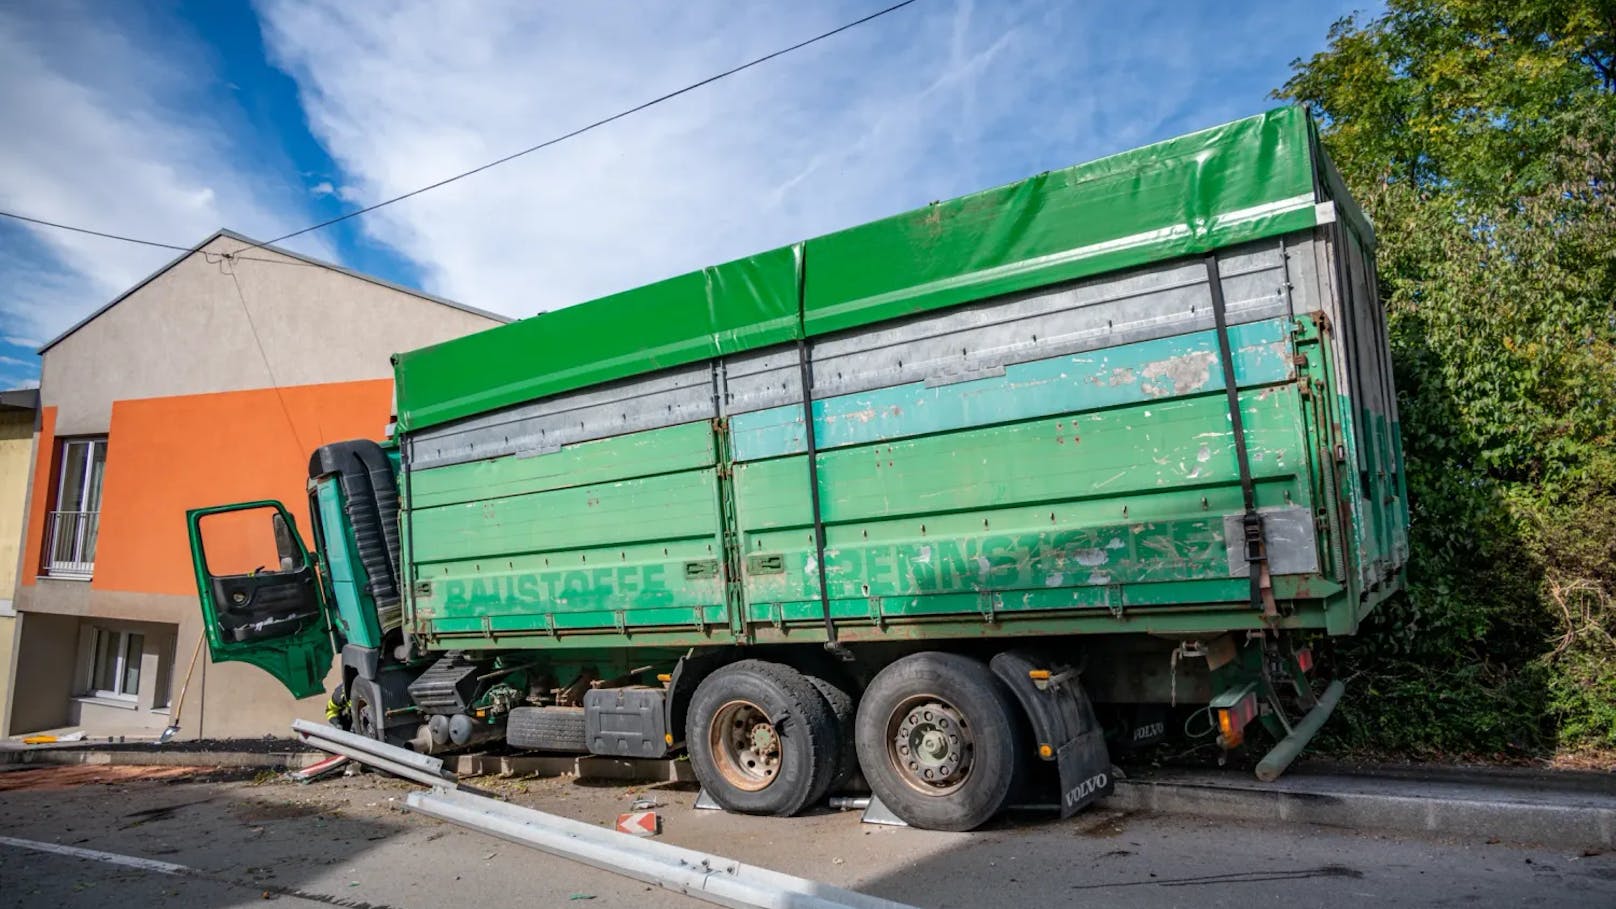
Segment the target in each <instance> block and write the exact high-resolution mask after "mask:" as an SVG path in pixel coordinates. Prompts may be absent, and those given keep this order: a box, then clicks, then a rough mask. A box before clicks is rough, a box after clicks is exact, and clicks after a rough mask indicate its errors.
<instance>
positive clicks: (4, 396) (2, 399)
mask: <svg viewBox="0 0 1616 909" xmlns="http://www.w3.org/2000/svg"><path fill="white" fill-rule="evenodd" d="M38 409H39V389H37V388H13V389H10V390H8V391H0V411H3V410H38Z"/></svg>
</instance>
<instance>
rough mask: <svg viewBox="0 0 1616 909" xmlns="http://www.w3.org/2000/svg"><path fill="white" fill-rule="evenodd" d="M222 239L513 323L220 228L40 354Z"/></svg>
mask: <svg viewBox="0 0 1616 909" xmlns="http://www.w3.org/2000/svg"><path fill="white" fill-rule="evenodd" d="M221 237H223V238H225V239H229V240H236V241H238V242H241V243H246V244H249V245H251V246H254V247H257V248H258V249H265V250H268V251H270V252H273V253H277V254H279V255H282V256H286V257H287V258H290V259H296V260H297V261H299V262H303V263H305V264H308V265H316V266H319V267H320V268H326V269H330V270H331V271H334V272H337V273H339V274H344V275H347V276H348V277H350V278H357V279H359V280H361V281H368V282H370V283H371V284H375V285H378V286H381V287H386V288H388V289H389V290H396V291H398V292H399V293H404V294H409V295H410V296H412V297H419V298H421V299H422V300H426V301H428V302H430V303H436V304H438V305H440V306H447V307H450V308H451V309H458V310H460V311H461V312H468V313H471V314H472V315H475V316H482V317H483V318H485V319H492V320H493V321H495V322H510V321H511V318H510V317H509V316H502V315H500V314H498V313H492V312H488V311H487V310H484V309H478V308H476V307H475V306H467V305H466V304H464V303H457V302H455V301H454V300H449V299H445V298H444V297H440V296H437V295H436V294H429V293H427V292H425V291H421V290H416V289H414V288H412V287H405V286H404V285H402V284H395V283H393V282H392V281H388V280H386V279H384V278H378V277H376V276H375V275H368V274H365V273H364V272H362V271H354V270H353V269H351V268H344V267H342V266H341V265H337V264H334V263H331V262H327V261H325V260H323V259H316V258H314V257H313V256H305V255H303V254H302V253H299V252H293V251H291V250H289V249H285V248H283V247H280V246H275V245H272V244H268V243H259V242H258V241H257V240H254V239H253V238H251V237H248V236H245V235H242V234H238V233H236V232H235V231H233V230H230V229H228V228H220V229H219V230H217V231H214V232H213V233H212V234H210V235H209V236H208V238H207V239H205V240H203V241H202V242H201V243H198V244H196V245H195V246H193V247H191V248H190V249H188V250H186V251H185V252H183V253H180V254H179V255H178V256H175V257H174V258H173V259H170V260H169V261H168V262H167V263H165V264H164V265H163V266H162V267H161V268H158V269H157V270H156V271H154V272H152V273H151V274H149V275H147V276H146V277H144V278H142V279H140V280H139V281H137V282H135V284H134V285H133V286H131V287H130V288H129V289H128V290H126V291H124V292H123V293H121V294H119V295H118V296H117V297H115V298H113V299H112V300H111V301H109V302H108V303H107V304H106V305H104V306H101V307H100V308H98V309H96V311H95V312H92V313H90V314H89V315H87V316H85V317H84V318H82V319H80V320H79V321H77V322H75V323H74V324H73V326H72V327H71V328H69V329H67V330H66V331H64V332H62V333H61V334H59V335H57V336H56V337H54V338H52V339H50V340H49V341H46V342H45V344H44V346H42V347H40V348H39V350H38V353H40V354H44V353H45V351H47V350H50V349H51V348H52V347H55V346H56V345H57V344H60V343H61V342H62V341H64V340H66V339H67V337H68V336H69V335H71V334H73V333H74V332H76V331H78V330H79V329H81V328H83V327H84V326H86V325H88V324H90V323H91V322H93V321H95V320H96V319H97V318H98V317H100V315H101V314H102V313H104V312H106V311H107V310H109V309H111V308H112V307H114V306H117V305H118V304H119V303H122V302H123V301H124V300H126V299H128V298H129V296H130V295H131V294H133V293H134V292H135V291H137V290H140V289H141V288H142V287H145V286H146V285H147V284H150V283H151V282H152V281H154V280H156V279H157V277H158V276H159V275H161V274H163V273H164V272H166V271H168V270H169V269H171V268H173V267H174V266H176V265H178V264H180V263H181V262H184V261H185V260H186V259H188V258H190V257H191V256H194V255H196V254H197V253H198V252H201V251H202V250H203V249H204V248H206V247H207V245H208V244H210V243H212V242H213V241H215V240H218V239H219V238H221Z"/></svg>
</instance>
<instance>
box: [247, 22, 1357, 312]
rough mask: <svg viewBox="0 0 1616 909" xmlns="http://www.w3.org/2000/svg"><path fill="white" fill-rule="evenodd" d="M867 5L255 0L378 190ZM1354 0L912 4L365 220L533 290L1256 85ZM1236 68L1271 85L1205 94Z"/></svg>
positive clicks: (1199, 115) (1067, 147)
mask: <svg viewBox="0 0 1616 909" xmlns="http://www.w3.org/2000/svg"><path fill="white" fill-rule="evenodd" d="M871 8H872V4H870V3H860V4H838V5H836V6H835V7H832V6H831V5H821V4H794V5H762V4H739V5H737V4H729V3H713V2H692V3H681V4H628V5H618V4H574V5H567V6H562V5H559V4H533V3H527V2H522V0H505V2H503V3H492V2H491V3H486V4H478V5H476V6H475V7H464V6H460V5H457V4H443V3H434V2H426V0H417V2H413V3H407V4H404V5H403V6H402V7H401V8H397V9H393V10H392V11H391V12H390V13H389V14H388V15H386V16H375V15H371V14H370V13H369V12H367V11H366V10H364V9H363V8H362V7H359V6H355V5H353V4H350V3H346V2H343V0H262V2H260V4H259V6H258V10H259V15H260V18H261V20H262V22H263V24H264V33H265V39H266V44H267V45H268V47H269V49H270V52H271V58H272V61H273V62H275V63H276V64H277V65H279V66H281V67H282V68H283V69H285V70H286V71H288V72H289V73H290V74H291V75H292V76H293V77H294V78H295V80H296V81H297V83H298V84H299V86H300V92H301V97H302V102H303V106H304V109H305V112H306V113H307V116H308V120H309V123H310V126H311V128H312V131H313V133H314V134H315V136H316V138H317V139H318V140H319V141H320V142H321V143H322V144H323V145H324V146H325V147H326V149H327V150H328V151H329V152H330V153H331V155H332V157H333V158H334V159H335V160H336V162H337V163H338V165H339V167H340V168H341V170H342V171H343V180H342V181H341V185H342V186H343V190H342V191H341V192H342V193H343V198H345V199H352V200H354V201H356V202H362V203H373V202H375V201H377V200H379V199H382V198H385V197H389V196H392V195H396V194H398V193H401V192H404V191H407V190H410V189H414V188H416V187H418V186H421V185H424V184H427V183H430V182H433V181H436V180H438V179H441V178H443V177H445V176H447V175H450V174H453V173H456V172H458V171H461V170H464V169H467V168H469V167H471V166H474V165H477V164H481V163H483V162H485V161H487V160H490V159H492V158H495V157H498V156H500V155H503V154H508V153H510V152H512V151H515V150H517V149H520V148H523V147H526V146H528V145H531V144H533V143H535V142H537V141H540V140H542V139H544V138H547V137H549V136H552V135H555V134H558V133H561V132H564V131H567V130H570V129H573V128H575V127H577V126H580V125H582V124H585V123H588V122H590V121H592V120H594V119H596V118H598V117H600V116H602V115H605V114H608V113H611V112H614V111H616V110H619V109H622V108H625V107H628V106H631V105H633V104H635V103H638V102H640V101H643V100H645V99H647V98H649V97H653V96H655V95H657V94H660V93H661V92H663V91H666V90H668V89H669V88H671V87H675V86H678V85H681V84H684V83H687V82H691V81H694V80H695V79H698V78H701V77H703V76H705V75H708V74H710V73H712V72H716V71H718V70H721V69H724V68H726V67H728V66H731V65H734V64H736V63H739V62H742V61H744V60H746V59H750V58H751V57H754V56H757V55H759V54H761V53H764V52H767V51H769V50H773V49H775V48H777V47H780V46H783V45H786V44H790V43H792V42H794V41H796V40H800V39H801V38H802V37H804V36H806V35H810V34H814V33H816V32H818V31H820V30H823V29H824V28H826V27H827V26H829V25H832V24H838V23H840V22H842V21H846V20H848V19H852V18H855V17H856V16H858V15H860V14H862V13H864V12H868V11H870V9H871ZM1333 15H1334V11H1332V10H1330V9H1318V10H1313V11H1311V12H1309V14H1308V15H1306V16H1303V15H1298V14H1297V13H1296V12H1295V9H1294V7H1293V6H1292V5H1290V4H1284V3H1280V2H1277V0H1266V2H1265V3H1263V4H1258V5H1256V7H1255V8H1252V9H1247V10H1244V11H1241V12H1238V13H1226V12H1222V11H1218V12H1203V11H1202V10H1201V8H1200V7H1198V6H1193V5H1192V6H1187V7H1185V8H1182V9H1177V10H1164V9H1162V8H1159V7H1154V6H1152V5H1150V4H1148V3H1137V4H1132V5H1129V6H1125V7H1117V8H1112V9H1104V10H1102V9H1099V8H1098V5H1084V6H1082V7H1079V6H1078V5H1075V4H1074V5H1071V6H1060V5H1054V6H1051V5H1049V4H1043V3H1008V2H1007V3H991V4H981V5H979V6H973V5H972V4H971V3H969V2H959V3H955V4H948V3H943V2H929V3H923V4H917V5H915V6H913V7H909V8H907V9H904V10H902V11H900V12H897V13H894V14H892V15H891V16H889V17H886V18H884V19H882V20H877V22H875V23H872V24H870V25H867V26H863V27H861V28H859V29H856V30H854V31H851V32H848V33H844V34H842V35H839V36H837V37H835V38H832V39H830V40H828V41H826V42H823V43H821V44H819V45H815V46H813V47H811V48H809V49H806V50H804V51H801V52H798V53H796V54H793V55H790V56H789V57H786V58H783V59H781V60H777V61H775V62H772V63H769V64H765V65H764V66H762V67H758V68H755V69H752V70H749V71H747V72H745V73H742V74H740V75H738V76H735V77H733V78H730V79H728V80H725V81H723V82H720V83H718V84H715V85H712V86H709V87H707V88H703V89H700V90H698V91H696V92H693V93H691V94H689V95H685V96H683V97H680V98H678V99H675V100H674V101H671V102H669V103H666V104H663V105H661V106H659V107H656V108H653V109H651V110H649V111H646V112H644V113H641V114H636V115H634V116H633V117H632V118H629V119H625V120H623V121H619V122H617V123H614V124H611V125H609V126H607V127H605V128H603V129H600V130H597V131H595V132H592V133H589V134H587V135H585V136H582V137H580V138H578V139H575V140H572V141H569V142H566V143H563V144H561V145H558V146H555V147H553V148H549V149H545V150H543V151H539V152H536V153H534V154H532V155H530V156H528V157H526V158H523V159H519V160H518V161H515V162H512V163H510V164H507V165H504V166H502V167H500V168H497V169H495V170H492V171H490V172H487V173H484V174H480V175H477V176H474V177H471V178H469V179H467V180H465V181H462V182H460V183H456V184H453V185H451V186H448V187H445V188H443V189H440V190H436V191H433V192H431V193H427V194H425V195H422V196H419V197H416V198H413V199H410V200H407V201H405V202H402V203H399V204H397V205H395V206H391V207H389V208H386V209H383V210H381V211H379V212H377V213H375V214H372V215H369V216H366V217H365V218H364V219H363V221H362V222H361V223H362V224H363V229H364V230H365V231H367V232H368V233H369V234H370V235H371V236H372V237H373V238H375V239H377V240H379V241H381V242H383V243H385V244H388V245H390V246H392V247H394V248H395V249H397V250H399V251H401V252H402V253H404V254H405V255H406V256H408V257H409V258H411V259H412V260H414V261H415V262H417V263H419V264H420V265H421V266H422V269H423V274H424V277H425V280H426V282H427V283H428V285H429V287H430V288H431V289H432V290H435V291H437V292H440V293H443V294H445V295H447V296H450V297H453V298H455V299H459V300H463V301H465V302H468V303H472V304H474V305H479V306H484V307H487V308H490V309H495V310H499V311H501V312H505V313H509V314H514V315H525V314H529V313H532V312H534V311H537V310H542V309H549V308H554V307H556V306H561V305H566V304H568V303H572V302H576V301H578V300H581V299H587V298H589V297H592V296H596V295H599V294H603V293H607V292H610V291H613V290H617V289H621V288H625V287H629V286H633V285H635V284H638V283H641V282H644V281H647V280H652V279H655V278H658V277H662V276H666V275H669V274H674V273H677V272H680V271H683V270H687V269H690V268H694V267H699V266H701V265H704V264H708V263H711V262H714V261H720V260H723V259H726V258H730V257H734V256H740V255H745V254H748V253H751V252H755V251H758V250H760V249H763V248H767V247H770V246H773V245H777V244H783V243H787V242H791V241H794V240H797V239H801V238H803V237H806V236H811V235H814V234H816V233H820V232H824V231H827V230H833V229H836V228H839V227H844V226H848V225H850V224H855V223H859V222H860V221H863V220H867V219H870V218H873V217H879V216H883V215H887V214H891V213H895V212H898V211H902V210H904V209H907V208H910V207H914V206H917V205H921V204H924V203H926V202H928V201H930V200H933V199H938V198H948V197H950V196H953V195H957V194H960V193H963V192H968V191H971V190H975V189H980V188H982V187H984V186H991V185H996V184H999V183H1003V182H1006V181H1009V180H1014V179H1018V178H1021V177H1024V176H1027V175H1029V174H1032V173H1036V172H1038V171H1040V170H1045V169H1049V168H1054V167H1061V166H1064V165H1067V164H1070V163H1073V162H1075V161H1080V160H1085V159H1087V158H1090V157H1094V156H1097V155H1099V154H1103V153H1108V152H1111V151H1117V150H1120V149H1123V148H1127V147H1129V146H1132V145H1135V144H1138V143H1140V142H1142V141H1146V140H1149V139H1151V138H1156V137H1160V136H1163V135H1166V134H1170V133H1172V132H1177V131H1181V130H1184V129H1189V128H1195V127H1199V126H1203V125H1210V124H1211V123H1215V122H1219V121H1220V120H1224V119H1229V118H1231V117H1233V116H1238V115H1243V114H1247V113H1253V112H1255V111H1257V110H1261V109H1263V108H1264V107H1266V106H1269V102H1268V101H1267V100H1266V98H1265V97H1264V96H1265V93H1266V92H1267V90H1268V89H1270V88H1272V87H1273V86H1275V85H1277V84H1279V82H1281V81H1283V78H1284V74H1285V66H1286V64H1287V63H1288V62H1289V60H1290V59H1291V58H1292V57H1294V56H1297V55H1299V54H1304V53H1307V52H1310V51H1311V50H1313V49H1315V48H1316V47H1317V46H1318V45H1319V44H1320V43H1321V42H1322V40H1323V36H1324V32H1325V29H1326V28H1327V26H1328V24H1329V22H1330V20H1331V18H1332V17H1333ZM1259 36H1260V37H1259ZM1231 78H1233V79H1235V80H1237V81H1238V80H1241V79H1243V80H1244V83H1249V87H1247V88H1242V89H1241V90H1240V91H1239V92H1238V93H1231V95H1230V97H1228V98H1227V99H1222V98H1220V99H1217V100H1216V101H1215V103H1210V104H1208V103H1206V102H1205V101H1204V100H1199V101H1193V102H1192V100H1191V99H1194V98H1198V97H1200V96H1204V95H1205V94H1206V91H1207V89H1206V86H1208V85H1213V84H1216V83H1217V82H1219V80H1225V81H1227V80H1228V79H1231ZM1244 83H1243V84H1244Z"/></svg>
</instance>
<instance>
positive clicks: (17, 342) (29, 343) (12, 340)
mask: <svg viewBox="0 0 1616 909" xmlns="http://www.w3.org/2000/svg"><path fill="white" fill-rule="evenodd" d="M0 341H4V342H6V343H7V344H10V345H11V346H13V347H31V348H36V349H37V348H39V347H41V346H43V345H44V343H45V342H44V341H36V340H34V339H33V338H19V337H17V336H16V335H4V336H0Z"/></svg>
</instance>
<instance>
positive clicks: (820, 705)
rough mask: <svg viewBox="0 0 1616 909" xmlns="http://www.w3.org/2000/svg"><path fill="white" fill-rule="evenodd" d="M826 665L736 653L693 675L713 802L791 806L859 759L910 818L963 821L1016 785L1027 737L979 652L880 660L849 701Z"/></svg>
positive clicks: (955, 826) (691, 740) (700, 774)
mask: <svg viewBox="0 0 1616 909" xmlns="http://www.w3.org/2000/svg"><path fill="white" fill-rule="evenodd" d="M832 676H833V674H832V673H829V672H827V673H824V674H819V673H816V674H814V675H805V674H804V673H801V672H799V671H797V670H795V669H793V668H791V667H789V666H785V665H783V664H779V663H770V662H765V661H762V660H742V661H740V662H737V663H732V664H730V665H728V666H725V667H724V668H722V669H719V670H718V671H716V672H714V673H713V674H712V675H710V676H708V677H707V678H706V679H704V680H703V681H702V683H701V684H700V685H699V686H697V688H696V693H695V695H694V697H693V698H692V699H691V703H690V709H689V712H688V714H687V717H688V726H687V729H686V740H685V741H686V746H687V748H688V749H689V752H690V760H691V763H692V764H693V765H694V768H695V771H696V776H697V778H698V779H699V780H701V782H702V785H703V786H704V787H705V788H706V789H707V791H708V793H709V794H710V795H712V797H713V798H714V800H716V801H717V802H718V803H719V804H720V805H722V806H723V807H725V808H726V809H728V810H731V811H737V812H741V813H746V814H773V815H790V814H796V813H798V812H800V811H802V810H804V809H805V808H807V807H809V806H812V805H815V804H818V803H819V802H820V801H821V800H823V799H824V797H825V795H826V794H827V793H828V792H830V791H831V790H832V789H833V788H837V789H839V788H840V787H841V786H843V785H844V784H845V783H846V782H847V781H848V780H849V779H850V778H851V777H852V776H853V774H854V773H855V771H857V770H860V769H861V770H862V771H863V774H864V778H865V779H866V780H867V781H868V782H869V785H870V788H871V790H872V791H873V792H874V794H875V795H876V796H878V797H879V798H880V799H881V801H882V802H884V803H885V804H886V805H887V807H888V808H890V809H891V810H892V811H893V812H894V813H895V814H897V815H898V816H899V817H901V818H903V819H904V820H905V821H907V822H908V823H910V824H911V825H913V826H916V827H925V828H929V829H934V830H969V829H972V828H974V827H977V826H980V825H981V824H983V823H984V822H986V821H987V820H988V819H989V818H991V817H992V816H993V815H994V814H996V813H998V811H999V809H1000V808H1002V807H1003V806H1004V805H1005V803H1006V802H1007V801H1008V800H1009V798H1010V796H1011V795H1012V794H1013V793H1014V792H1015V791H1016V790H1017V788H1018V786H1019V784H1020V780H1021V775H1022V767H1023V764H1024V760H1023V758H1024V756H1025V754H1026V749H1025V747H1024V745H1025V741H1026V737H1025V735H1024V733H1023V732H1022V728H1021V726H1022V724H1021V720H1020V718H1019V715H1018V713H1017V708H1016V706H1015V704H1014V701H1013V699H1012V697H1011V695H1010V693H1009V691H1008V690H1006V689H1005V687H1004V684H1003V683H1002V682H1000V681H999V680H998V679H997V678H995V677H994V675H993V673H992V672H991V671H990V670H989V669H988V668H987V666H985V665H983V664H982V663H981V662H980V661H978V660H974V659H971V658H970V657H966V656H961V655H958V654H949V653H919V654H914V655H911V656H908V657H905V658H903V659H901V660H898V661H897V662H894V663H892V664H891V665H889V666H887V667H886V668H885V669H883V670H881V672H880V673H878V674H877V675H876V676H875V678H874V679H873V680H871V682H870V684H869V686H868V687H867V688H866V689H865V691H864V694H863V696H862V698H861V699H860V700H859V702H858V705H857V710H856V713H855V710H854V704H853V698H852V695H851V693H850V691H849V688H850V686H848V685H847V684H845V683H844V682H841V681H840V680H835V679H833V678H832Z"/></svg>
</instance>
